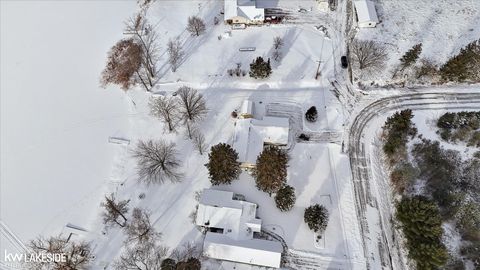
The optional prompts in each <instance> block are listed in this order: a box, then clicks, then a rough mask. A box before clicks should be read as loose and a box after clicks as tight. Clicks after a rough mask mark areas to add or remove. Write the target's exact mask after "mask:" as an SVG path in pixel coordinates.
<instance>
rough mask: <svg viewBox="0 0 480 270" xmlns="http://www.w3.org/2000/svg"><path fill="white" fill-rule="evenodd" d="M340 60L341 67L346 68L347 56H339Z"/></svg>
mask: <svg viewBox="0 0 480 270" xmlns="http://www.w3.org/2000/svg"><path fill="white" fill-rule="evenodd" d="M340 62H341V63H342V68H347V67H348V60H347V57H346V56H345V55H344V56H342V57H341V58H340Z"/></svg>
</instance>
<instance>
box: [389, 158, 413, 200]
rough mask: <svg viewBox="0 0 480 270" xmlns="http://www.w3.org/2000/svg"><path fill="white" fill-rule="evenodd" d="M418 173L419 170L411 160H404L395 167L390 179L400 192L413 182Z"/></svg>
mask: <svg viewBox="0 0 480 270" xmlns="http://www.w3.org/2000/svg"><path fill="white" fill-rule="evenodd" d="M416 175H417V170H416V169H415V167H413V165H412V164H410V163H409V162H402V163H400V164H398V165H397V166H396V167H395V169H393V171H392V173H391V174H390V180H391V182H392V184H393V186H394V188H395V190H396V191H397V192H398V193H403V192H404V191H405V189H406V188H407V187H408V186H409V185H411V184H412V183H413V181H414V180H415V177H416Z"/></svg>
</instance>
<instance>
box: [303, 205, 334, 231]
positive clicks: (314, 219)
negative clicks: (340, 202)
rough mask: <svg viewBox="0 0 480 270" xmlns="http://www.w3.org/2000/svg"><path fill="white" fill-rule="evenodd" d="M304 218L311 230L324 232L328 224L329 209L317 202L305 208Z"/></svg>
mask: <svg viewBox="0 0 480 270" xmlns="http://www.w3.org/2000/svg"><path fill="white" fill-rule="evenodd" d="M303 219H304V220H305V223H307V225H308V228H310V230H313V231H314V232H318V233H323V232H324V231H325V229H326V228H327V224H328V211H327V209H326V208H325V207H324V206H323V205H319V204H315V205H312V206H310V207H308V208H307V209H305V214H304V216H303Z"/></svg>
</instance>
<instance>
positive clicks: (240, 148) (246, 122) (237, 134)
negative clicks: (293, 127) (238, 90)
mask: <svg viewBox="0 0 480 270" xmlns="http://www.w3.org/2000/svg"><path fill="white" fill-rule="evenodd" d="M253 108H254V107H253V103H252V102H251V101H247V100H246V101H244V102H243V103H242V107H241V110H240V115H239V119H237V121H236V122H235V129H234V133H233V143H232V147H233V149H235V151H237V153H238V159H239V162H240V163H241V166H242V167H243V168H253V167H254V166H255V163H256V161H257V157H258V156H259V155H260V153H262V151H263V148H264V146H266V145H276V146H287V145H288V139H289V130H290V125H289V120H288V118H284V117H273V116H265V117H263V119H261V120H260V119H255V118H253Z"/></svg>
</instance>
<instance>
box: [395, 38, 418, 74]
mask: <svg viewBox="0 0 480 270" xmlns="http://www.w3.org/2000/svg"><path fill="white" fill-rule="evenodd" d="M420 53H422V43H419V44H417V45H415V46H413V47H412V48H411V49H410V50H408V51H407V52H406V53H405V54H404V55H403V56H402V58H401V59H400V62H402V69H405V68H407V67H409V66H410V65H411V64H413V63H415V61H417V59H418V57H419V56H420Z"/></svg>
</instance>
